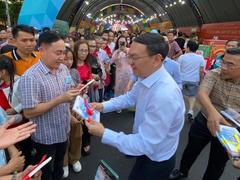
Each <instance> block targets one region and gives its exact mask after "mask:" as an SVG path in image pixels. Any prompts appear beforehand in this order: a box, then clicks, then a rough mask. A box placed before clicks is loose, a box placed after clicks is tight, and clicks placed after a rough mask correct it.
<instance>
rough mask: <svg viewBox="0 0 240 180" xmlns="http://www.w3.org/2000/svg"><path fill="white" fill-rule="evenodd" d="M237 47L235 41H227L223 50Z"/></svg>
mask: <svg viewBox="0 0 240 180" xmlns="http://www.w3.org/2000/svg"><path fill="white" fill-rule="evenodd" d="M237 47H238V42H237V41H229V42H228V43H227V44H226V46H225V49H226V50H228V49H230V48H237Z"/></svg>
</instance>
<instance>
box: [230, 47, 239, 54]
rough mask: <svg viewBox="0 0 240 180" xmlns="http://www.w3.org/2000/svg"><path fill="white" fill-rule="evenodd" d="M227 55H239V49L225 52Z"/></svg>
mask: <svg viewBox="0 0 240 180" xmlns="http://www.w3.org/2000/svg"><path fill="white" fill-rule="evenodd" d="M227 54H231V55H238V56H239V55H240V48H239V47H238V48H230V49H228V50H227Z"/></svg>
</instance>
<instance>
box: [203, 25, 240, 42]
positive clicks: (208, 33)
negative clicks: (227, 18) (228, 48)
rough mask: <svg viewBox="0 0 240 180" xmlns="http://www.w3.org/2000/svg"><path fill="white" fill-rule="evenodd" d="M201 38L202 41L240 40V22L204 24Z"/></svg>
mask: <svg viewBox="0 0 240 180" xmlns="http://www.w3.org/2000/svg"><path fill="white" fill-rule="evenodd" d="M200 37H201V39H221V40H229V39H240V21H237V22H226V23H213V24H203V25H202V27H201V32H200Z"/></svg>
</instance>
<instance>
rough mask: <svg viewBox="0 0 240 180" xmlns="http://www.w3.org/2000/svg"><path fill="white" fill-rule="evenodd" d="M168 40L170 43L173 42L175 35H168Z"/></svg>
mask: <svg viewBox="0 0 240 180" xmlns="http://www.w3.org/2000/svg"><path fill="white" fill-rule="evenodd" d="M167 38H168V41H169V42H172V41H173V40H174V34H173V33H168V34H167Z"/></svg>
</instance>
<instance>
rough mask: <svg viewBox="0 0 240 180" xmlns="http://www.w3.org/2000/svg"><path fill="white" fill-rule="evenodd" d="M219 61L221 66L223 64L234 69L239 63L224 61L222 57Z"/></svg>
mask: <svg viewBox="0 0 240 180" xmlns="http://www.w3.org/2000/svg"><path fill="white" fill-rule="evenodd" d="M220 63H221V66H225V67H226V68H229V69H236V68H239V67H240V65H236V64H233V63H232V62H226V61H224V60H223V59H222V61H221V62H220Z"/></svg>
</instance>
